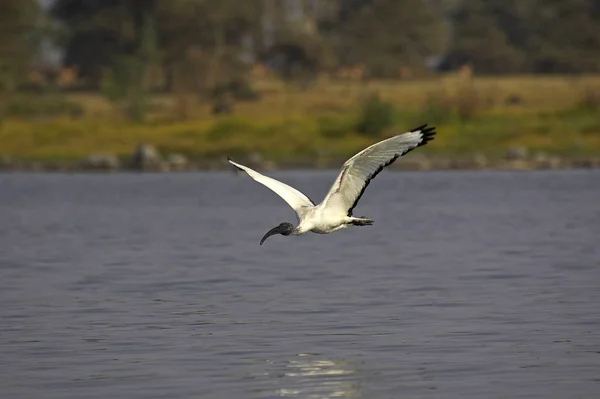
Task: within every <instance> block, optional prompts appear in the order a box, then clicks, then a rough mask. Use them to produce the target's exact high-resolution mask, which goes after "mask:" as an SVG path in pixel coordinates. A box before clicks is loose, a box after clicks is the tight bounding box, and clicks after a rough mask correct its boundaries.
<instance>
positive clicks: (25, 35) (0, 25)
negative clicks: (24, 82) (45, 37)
mask: <svg viewBox="0 0 600 399" xmlns="http://www.w3.org/2000/svg"><path fill="white" fill-rule="evenodd" d="M40 23H41V10H40V7H39V5H38V3H37V2H36V1H35V0H3V1H2V2H0V87H3V88H5V89H6V88H8V86H16V85H18V83H19V81H20V80H21V79H23V78H24V76H25V73H26V71H27V70H28V68H29V67H30V66H31V63H32V61H33V60H34V57H35V56H36V55H37V51H38V48H39V47H38V46H39V43H40V41H39V40H40V35H39V32H40V29H41V26H40Z"/></svg>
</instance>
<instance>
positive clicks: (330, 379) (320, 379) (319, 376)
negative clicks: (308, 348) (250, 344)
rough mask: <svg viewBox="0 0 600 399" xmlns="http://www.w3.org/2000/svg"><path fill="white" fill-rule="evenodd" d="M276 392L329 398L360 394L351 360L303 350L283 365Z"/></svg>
mask: <svg viewBox="0 0 600 399" xmlns="http://www.w3.org/2000/svg"><path fill="white" fill-rule="evenodd" d="M282 367H283V374H281V372H280V373H279V375H280V376H281V379H280V380H279V381H280V384H281V385H282V387H281V388H279V389H278V391H277V394H278V395H279V396H281V397H291V398H307V399H327V398H357V397H358V393H359V392H358V387H359V384H358V382H357V372H356V369H354V367H353V365H352V364H351V363H349V362H344V361H334V360H328V359H322V358H319V357H318V355H313V354H305V353H301V354H299V355H298V357H297V358H296V359H294V360H290V361H288V362H287V363H285V364H284V365H283V366H282Z"/></svg>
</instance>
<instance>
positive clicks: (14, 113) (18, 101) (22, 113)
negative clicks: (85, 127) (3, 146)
mask: <svg viewBox="0 0 600 399" xmlns="http://www.w3.org/2000/svg"><path fill="white" fill-rule="evenodd" d="M84 113H85V111H84V108H83V107H82V106H81V105H80V104H78V103H75V102H71V101H68V100H66V99H64V98H62V97H61V96H57V95H42V96H36V95H34V96H17V97H15V98H13V99H11V100H10V102H9V103H8V104H7V106H6V115H7V116H11V117H15V118H33V117H56V116H70V117H73V118H76V117H80V116H82V115H83V114H84Z"/></svg>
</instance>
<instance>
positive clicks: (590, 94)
mask: <svg viewBox="0 0 600 399" xmlns="http://www.w3.org/2000/svg"><path fill="white" fill-rule="evenodd" d="M578 108H579V109H582V110H586V111H599V110H600V87H593V86H587V87H586V88H585V89H583V91H582V93H581V97H580V99H579V104H578Z"/></svg>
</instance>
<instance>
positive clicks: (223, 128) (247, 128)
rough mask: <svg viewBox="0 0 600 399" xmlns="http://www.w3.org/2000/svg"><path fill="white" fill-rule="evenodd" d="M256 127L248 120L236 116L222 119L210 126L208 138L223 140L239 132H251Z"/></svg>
mask: <svg viewBox="0 0 600 399" xmlns="http://www.w3.org/2000/svg"><path fill="white" fill-rule="evenodd" d="M255 130H256V127H255V126H254V125H252V124H251V123H250V122H248V121H245V120H243V119H238V118H227V119H222V120H219V121H217V122H215V124H214V125H213V126H212V127H211V128H210V130H209V131H208V138H209V139H211V140H225V139H228V138H231V137H232V136H234V135H236V134H239V133H242V134H244V133H252V132H254V131H255Z"/></svg>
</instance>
